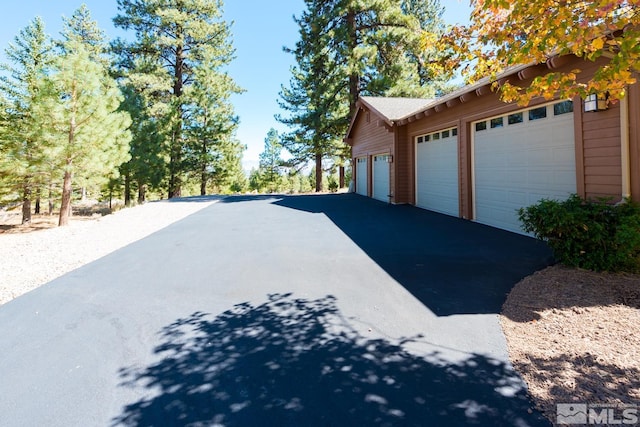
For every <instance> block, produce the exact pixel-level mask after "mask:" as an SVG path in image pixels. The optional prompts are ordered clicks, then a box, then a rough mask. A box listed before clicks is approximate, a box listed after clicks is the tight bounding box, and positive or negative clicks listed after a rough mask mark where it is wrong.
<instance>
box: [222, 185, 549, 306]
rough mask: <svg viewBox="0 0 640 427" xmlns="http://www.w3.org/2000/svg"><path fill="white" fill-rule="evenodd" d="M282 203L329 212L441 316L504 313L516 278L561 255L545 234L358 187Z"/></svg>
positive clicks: (284, 198)
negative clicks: (396, 200) (384, 198)
mask: <svg viewBox="0 0 640 427" xmlns="http://www.w3.org/2000/svg"><path fill="white" fill-rule="evenodd" d="M245 200H246V199H245ZM232 201H234V200H233V198H230V199H226V200H225V201H224V202H232ZM238 201H240V200H238ZM274 204H276V205H278V206H283V207H287V208H290V209H297V210H301V211H305V212H313V213H322V214H324V215H326V216H327V217H328V218H329V219H330V220H331V221H333V223H334V224H336V226H337V227H339V228H340V230H342V231H343V232H344V233H345V234H346V235H347V236H349V238H350V239H351V240H352V241H353V242H354V243H356V244H357V245H358V246H359V247H360V248H361V249H362V250H363V251H364V252H365V253H366V254H367V255H368V256H369V257H370V258H371V259H372V260H374V261H375V262H376V263H377V264H378V265H379V266H380V267H382V268H383V269H384V270H385V271H386V272H387V273H388V274H389V275H390V276H391V277H393V278H394V279H395V280H396V281H397V282H398V283H400V284H401V285H402V286H403V287H404V288H405V289H407V290H408V291H409V292H411V293H412V294H413V295H414V296H415V297H416V298H417V299H418V300H420V301H421V302H422V303H423V304H424V305H425V306H427V307H428V308H429V309H430V310H431V311H432V312H434V313H435V314H436V315H438V316H448V315H453V314H487V313H491V314H497V313H500V310H501V307H502V304H503V303H504V301H505V299H506V295H507V294H508V293H509V291H510V290H511V288H513V286H514V285H515V284H516V283H518V282H519V281H520V280H521V279H523V278H524V277H526V276H528V275H530V274H532V273H534V272H535V271H537V270H540V269H542V268H544V267H547V266H548V265H550V264H552V263H553V262H554V260H553V255H552V253H551V250H550V249H549V247H548V246H547V245H546V244H544V243H543V242H541V241H538V240H535V239H533V238H530V237H527V236H522V235H518V234H515V233H510V232H507V231H503V230H499V229H497V228H493V227H488V226H485V225H481V224H477V223H474V222H471V221H466V220H462V219H459V218H454V217H452V216H449V215H443V214H439V213H435V212H431V211H427V210H424V209H420V208H416V207H414V206H409V205H399V206H394V205H389V204H385V203H381V202H378V201H376V200H373V199H370V198H366V197H362V196H359V195H355V194H340V195H322V196H317V195H308V196H281V197H280V198H279V199H278V200H276V201H274Z"/></svg>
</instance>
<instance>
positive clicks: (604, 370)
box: [501, 266, 640, 425]
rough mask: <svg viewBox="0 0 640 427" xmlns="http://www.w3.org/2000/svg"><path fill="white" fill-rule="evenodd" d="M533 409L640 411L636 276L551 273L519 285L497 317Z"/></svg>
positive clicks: (639, 284) (551, 414) (558, 269)
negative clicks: (574, 406) (566, 406)
mask: <svg viewBox="0 0 640 427" xmlns="http://www.w3.org/2000/svg"><path fill="white" fill-rule="evenodd" d="M501 322H502V329H503V331H504V333H505V336H506V338H507V343H508V346H509V356H510V358H511V362H512V363H513V365H514V367H515V368H516V370H517V371H518V372H520V374H521V375H522V377H523V378H524V380H525V382H526V383H527V385H528V387H529V393H530V395H531V397H532V398H533V400H534V401H535V402H536V406H537V407H538V409H540V410H541V411H542V412H543V413H544V414H545V415H546V416H547V417H548V418H549V419H550V420H551V421H552V422H553V423H554V425H556V421H557V420H556V405H557V404H558V403H588V404H610V405H625V404H627V405H640V330H639V329H640V275H633V274H607V273H594V272H591V271H585V270H577V269H573V268H567V267H563V266H554V267H549V268H547V269H545V270H542V271H539V272H537V273H535V274H533V275H531V276H529V277H527V278H525V279H524V280H523V281H522V282H520V283H518V284H517V285H516V286H515V287H514V288H513V290H512V291H511V293H510V294H509V297H508V298H507V301H506V302H505V305H504V307H503V310H502V316H501Z"/></svg>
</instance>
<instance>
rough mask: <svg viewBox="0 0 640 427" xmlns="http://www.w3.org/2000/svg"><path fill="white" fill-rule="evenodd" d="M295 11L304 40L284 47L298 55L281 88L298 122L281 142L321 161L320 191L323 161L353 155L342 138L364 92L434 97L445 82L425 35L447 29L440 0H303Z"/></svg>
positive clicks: (296, 159)
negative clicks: (437, 71)
mask: <svg viewBox="0 0 640 427" xmlns="http://www.w3.org/2000/svg"><path fill="white" fill-rule="evenodd" d="M305 5H306V9H305V11H304V12H303V14H302V15H301V16H300V17H298V18H295V21H296V23H297V24H298V27H299V32H300V40H299V41H298V42H297V43H296V46H295V47H294V48H290V49H286V50H287V51H289V52H291V53H292V54H293V55H294V57H295V59H296V66H294V67H293V68H292V70H291V72H292V78H291V81H290V83H289V86H288V87H283V88H282V91H281V94H280V98H281V99H280V106H281V108H283V109H284V110H285V111H286V112H287V115H286V116H282V115H281V116H277V119H278V120H279V121H280V122H282V123H284V124H286V125H288V126H289V127H291V128H292V130H291V132H290V133H288V134H286V135H284V137H283V146H284V147H285V148H286V149H287V150H288V151H289V152H290V153H291V154H292V156H293V159H292V162H293V163H294V164H300V163H306V162H308V161H310V160H314V161H315V170H316V174H317V176H316V179H315V181H316V183H317V184H316V191H321V190H322V189H323V187H322V168H323V165H322V161H323V160H324V159H327V160H328V159H331V158H333V157H341V158H349V149H348V147H347V146H346V145H345V144H344V142H343V141H342V140H343V138H344V134H345V132H346V129H347V127H348V124H349V121H350V118H351V117H352V116H353V114H354V113H355V108H356V107H355V106H356V101H357V99H358V97H359V96H360V95H374V96H407V97H433V96H435V95H436V93H437V92H438V91H439V90H442V89H443V88H444V87H445V86H444V85H443V84H442V81H441V80H439V79H440V77H439V76H437V75H435V74H433V69H434V68H433V67H429V66H428V64H429V63H430V62H431V61H433V60H434V58H436V57H437V55H438V51H437V50H436V49H433V48H428V49H425V48H424V43H422V41H423V40H424V38H423V34H424V33H425V32H428V33H430V34H434V37H436V36H437V35H438V34H441V33H442V32H443V31H444V27H443V23H442V19H441V15H442V8H441V7H440V5H439V2H438V1H437V0H429V1H418V0H384V1H380V0H364V1H362V0H358V1H356V0H329V1H326V0H322V1H320V0H305Z"/></svg>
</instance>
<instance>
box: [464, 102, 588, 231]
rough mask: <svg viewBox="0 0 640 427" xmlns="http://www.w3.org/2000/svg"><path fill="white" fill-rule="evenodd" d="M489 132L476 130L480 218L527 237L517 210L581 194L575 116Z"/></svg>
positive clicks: (550, 115)
mask: <svg viewBox="0 0 640 427" xmlns="http://www.w3.org/2000/svg"><path fill="white" fill-rule="evenodd" d="M546 108H547V117H546V118H543V119H539V120H533V121H531V120H528V114H527V113H526V111H525V112H524V117H525V120H524V122H523V123H518V124H514V125H506V123H507V121H506V120H505V121H504V123H505V126H504V127H501V128H495V129H490V130H489V129H487V130H485V131H475V130H474V173H475V175H474V183H475V196H474V197H475V216H476V220H477V221H478V222H482V223H485V224H488V225H493V226H495V227H499V228H504V229H507V230H510V231H515V232H519V233H522V228H521V224H520V222H519V220H518V215H517V210H518V209H519V208H521V207H524V206H529V205H532V204H534V203H536V202H538V201H539V200H540V199H542V198H555V199H564V198H566V197H567V196H568V195H569V194H570V193H574V192H576V172H575V146H574V145H575V142H574V136H573V132H574V131H573V114H563V115H559V116H554V115H553V107H552V106H547V107H546Z"/></svg>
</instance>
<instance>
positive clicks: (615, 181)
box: [400, 59, 640, 219]
mask: <svg viewBox="0 0 640 427" xmlns="http://www.w3.org/2000/svg"><path fill="white" fill-rule="evenodd" d="M577 61H579V60H577V59H576V60H573V61H570V62H569V63H567V64H565V65H564V66H562V67H560V68H558V71H570V70H572V69H574V68H576V62H577ZM579 65H580V68H581V69H583V72H584V75H585V76H589V75H591V74H592V73H593V70H595V68H596V67H597V66H598V65H599V63H589V64H586V65H585V63H584V62H583V61H580V64H579ZM537 69H538V70H539V71H542V72H545V71H547V70H546V66H544V65H542V66H538V67H537ZM529 82H530V80H523V81H522V82H520V83H519V84H521V85H527V84H528V83H529ZM464 101H465V102H461V101H459V100H457V101H455V102H452V103H451V105H450V106H448V107H444V106H443V107H442V110H441V111H440V112H438V111H435V110H433V109H432V110H430V111H428V112H427V114H426V116H425V117H424V118H421V119H419V120H416V121H414V122H412V123H408V124H406V125H405V126H403V127H406V128H407V131H406V132H407V135H406V139H405V140H404V141H401V142H400V143H401V144H409V145H413V144H414V140H415V137H416V136H418V135H420V134H424V133H430V132H436V131H438V130H440V129H445V128H447V127H452V126H457V127H458V155H459V161H458V167H459V170H458V173H459V182H460V191H459V197H460V217H462V218H466V219H473V215H474V214H473V194H472V192H473V185H472V156H473V153H472V145H471V138H472V132H473V130H472V126H471V125H472V123H473V122H475V121H477V120H482V119H487V118H490V117H493V116H497V115H502V114H505V113H508V112H511V111H516V110H520V109H522V107H520V106H518V105H516V104H507V103H504V102H502V101H501V100H500V99H499V95H498V94H496V93H493V92H490V93H486V94H482V93H476V92H471V93H468V94H467V95H465V97H464ZM546 102H548V101H546V100H543V99H540V100H536V101H534V102H532V103H531V104H530V105H529V106H528V107H527V108H529V107H533V106H535V105H538V104H543V103H546ZM629 109H630V116H629V123H630V154H631V168H632V171H631V172H632V173H631V186H632V194H633V195H634V198H635V199H636V200H638V198H639V197H640V195H639V194H638V193H639V192H640V158H639V154H640V132H639V131H638V129H637V126H636V124H637V123H638V122H640V89H639V88H638V85H636V86H634V87H633V88H632V90H631V93H630V100H629ZM574 122H575V135H576V141H575V143H576V175H577V176H576V184H577V189H578V193H579V194H580V195H581V196H583V197H588V198H589V197H613V199H614V201H618V200H620V198H621V195H622V179H623V177H622V156H621V132H620V103H616V104H613V105H611V106H610V108H609V109H608V110H606V111H599V112H594V113H584V112H583V104H582V101H581V100H580V99H579V98H578V99H575V100H574ZM411 157H412V158H411V163H412V164H413V162H415V153H413V152H411ZM411 185H412V186H413V187H415V181H414V180H412V181H411ZM408 193H409V194H413V193H412V192H411V191H408ZM412 203H415V198H414V200H413V202H412Z"/></svg>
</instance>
